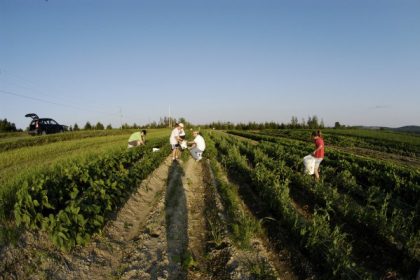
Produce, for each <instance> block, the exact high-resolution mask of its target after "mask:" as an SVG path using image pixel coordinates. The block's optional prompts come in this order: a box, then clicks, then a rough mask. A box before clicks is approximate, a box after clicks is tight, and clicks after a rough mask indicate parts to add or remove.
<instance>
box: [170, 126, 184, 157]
mask: <svg viewBox="0 0 420 280" xmlns="http://www.w3.org/2000/svg"><path fill="white" fill-rule="evenodd" d="M183 129H184V124H183V123H178V124H177V125H176V127H175V128H174V129H173V130H172V132H171V136H170V137H169V143H170V144H171V147H172V160H177V159H178V157H179V153H180V151H179V143H180V142H181V141H182V139H181V137H180V136H181V131H183Z"/></svg>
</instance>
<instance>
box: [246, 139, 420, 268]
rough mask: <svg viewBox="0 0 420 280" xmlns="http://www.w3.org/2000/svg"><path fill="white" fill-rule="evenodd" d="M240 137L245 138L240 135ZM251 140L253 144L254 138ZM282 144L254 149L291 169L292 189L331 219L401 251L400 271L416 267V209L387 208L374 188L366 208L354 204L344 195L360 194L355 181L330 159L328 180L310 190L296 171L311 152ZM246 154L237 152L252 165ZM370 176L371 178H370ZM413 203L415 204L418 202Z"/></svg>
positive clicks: (387, 201) (388, 203)
mask: <svg viewBox="0 0 420 280" xmlns="http://www.w3.org/2000/svg"><path fill="white" fill-rule="evenodd" d="M241 136H245V135H244V134H243V133H241ZM252 138H253V139H254V140H255V137H252ZM269 140H272V139H269ZM280 142H285V141H284V140H283V141H280ZM286 142H287V145H281V144H280V143H279V141H276V142H275V143H270V142H262V143H260V144H259V145H258V149H260V150H261V151H262V152H263V153H264V154H267V155H268V156H269V157H270V158H275V159H282V161H284V162H286V164H287V166H289V167H292V168H291V170H289V172H294V174H293V176H291V178H292V181H291V185H292V186H293V188H294V189H296V188H301V189H304V191H306V192H308V193H310V194H312V196H314V197H315V199H316V200H317V202H319V203H320V204H321V205H322V207H323V208H324V209H325V207H327V208H328V209H331V210H332V211H333V213H335V216H339V217H340V218H341V219H344V221H345V222H346V223H349V224H351V225H353V226H356V227H357V228H359V229H361V230H368V231H369V234H370V235H373V236H375V237H376V238H379V239H383V240H385V241H386V242H389V243H391V244H392V247H394V248H396V249H395V250H394V251H396V252H398V254H399V255H401V253H400V252H401V251H402V255H403V256H405V259H404V260H403V261H402V262H401V263H402V264H403V268H402V269H403V270H404V269H405V271H410V269H413V267H415V266H416V264H418V260H419V247H420V244H419V242H420V241H419V240H420V231H419V230H418V228H419V226H418V210H416V208H413V207H410V206H408V205H406V204H404V203H393V205H391V197H392V196H391V194H390V193H389V192H388V193H387V192H382V190H381V188H380V187H377V186H371V187H370V188H368V190H369V191H370V192H367V193H366V194H365V196H366V197H367V200H366V201H365V202H366V204H365V203H363V204H360V203H358V202H357V201H355V200H354V199H353V197H351V196H349V195H347V194H346V193H345V192H346V191H348V190H349V189H350V190H353V191H354V190H355V189H358V190H359V191H362V192H363V189H362V188H361V187H360V186H358V185H357V183H356V179H355V177H354V176H353V175H352V174H351V172H350V171H348V170H346V169H344V170H341V171H339V172H337V168H336V167H334V163H335V162H336V161H339V162H341V163H342V162H346V160H345V159H343V158H337V159H335V160H331V159H330V160H329V161H328V162H326V163H325V165H326V166H328V168H325V170H326V171H325V173H324V174H325V175H324V177H325V178H329V180H327V181H326V180H324V181H322V182H321V183H319V184H317V185H316V187H313V183H312V182H308V181H307V180H305V178H304V176H303V175H302V172H299V171H300V169H299V167H298V166H299V165H300V166H302V157H303V156H304V155H305V154H306V153H307V152H308V150H309V151H310V150H311V149H310V148H308V149H306V148H305V147H304V146H302V145H301V143H300V144H299V143H298V142H295V143H296V145H295V146H293V145H291V142H293V141H290V140H287V141H286ZM240 146H242V145H240ZM254 149H255V147H254ZM249 151H252V149H251V148H246V147H245V148H242V149H241V152H243V153H245V154H247V156H248V158H250V159H251V160H252V161H255V158H254V159H253V157H255V155H252V154H253V153H252V152H249ZM278 164H281V162H272V165H271V168H275V167H276V165H278ZM374 175H375V174H371V176H374ZM346 189H347V190H346ZM343 190H344V191H345V192H344V193H343ZM378 194H384V196H382V195H379V196H378ZM394 202H395V201H394ZM416 202H417V203H418V201H416ZM395 205H398V207H395ZM406 206H408V207H406ZM401 207H403V208H401ZM329 212H331V211H329ZM356 240H357V239H356Z"/></svg>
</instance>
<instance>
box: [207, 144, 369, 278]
mask: <svg viewBox="0 0 420 280" xmlns="http://www.w3.org/2000/svg"><path fill="white" fill-rule="evenodd" d="M213 139H214V141H215V143H216V147H217V149H218V151H219V156H218V157H219V160H220V162H221V163H222V165H223V166H224V167H225V169H226V171H227V172H228V174H229V175H230V176H231V177H233V178H236V179H237V180H239V181H240V182H241V183H242V184H251V186H252V188H253V190H254V191H255V193H256V194H257V195H258V196H259V197H260V199H261V200H262V201H264V202H265V203H266V205H267V207H268V208H269V209H270V212H271V213H272V214H273V216H274V218H275V219H278V220H280V221H281V223H282V224H283V225H284V226H285V227H286V228H287V229H288V231H289V232H290V234H291V235H292V236H293V237H294V239H295V240H296V241H297V243H299V244H300V245H301V249H302V251H305V252H306V254H309V256H310V258H311V259H312V260H313V261H314V263H317V264H318V265H319V266H320V267H321V269H322V270H323V273H325V274H326V275H325V277H336V278H347V279H354V278H355V277H357V278H362V277H367V278H369V275H370V274H369V273H368V272H367V271H364V270H363V269H361V268H360V267H354V266H355V263H354V261H353V260H352V257H351V254H352V246H351V244H350V243H349V242H348V240H347V238H346V235H345V234H344V233H343V232H342V230H341V229H340V227H339V226H332V225H330V223H329V219H330V217H329V213H328V212H327V211H324V210H323V209H322V208H318V209H316V210H315V212H314V213H313V215H312V218H311V219H308V218H307V217H305V216H303V215H302V214H301V213H300V212H299V211H298V209H296V208H295V207H294V204H293V200H292V198H291V196H290V189H289V186H290V182H291V177H290V176H291V175H292V173H290V170H289V169H288V168H287V166H286V165H284V164H283V165H278V166H276V168H275V169H273V168H272V167H271V166H267V164H266V162H265V159H267V160H269V159H268V158H267V157H266V156H263V154H262V153H261V152H258V149H254V151H255V152H256V153H259V154H260V155H261V156H262V157H260V158H259V159H258V163H256V164H255V166H254V167H253V168H251V167H250V166H249V159H248V158H247V157H246V155H243V154H242V153H241V151H240V148H239V145H240V144H239V143H229V141H228V140H227V139H226V138H224V137H220V138H219V137H217V136H216V137H215V136H213ZM248 151H249V153H252V151H251V150H248ZM328 275H329V276H328Z"/></svg>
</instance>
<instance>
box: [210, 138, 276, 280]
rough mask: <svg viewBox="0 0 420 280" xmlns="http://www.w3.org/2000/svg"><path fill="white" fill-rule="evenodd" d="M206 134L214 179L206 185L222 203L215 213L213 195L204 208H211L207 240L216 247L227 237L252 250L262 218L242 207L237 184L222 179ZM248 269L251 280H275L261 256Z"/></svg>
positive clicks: (214, 147) (216, 156) (214, 148)
mask: <svg viewBox="0 0 420 280" xmlns="http://www.w3.org/2000/svg"><path fill="white" fill-rule="evenodd" d="M205 137H206V158H208V159H209V161H208V162H209V165H207V163H206V165H205V166H206V168H209V169H210V170H211V174H212V175H213V176H212V178H213V179H214V182H212V184H211V186H207V187H210V188H212V189H213V192H214V193H213V194H212V195H214V196H216V194H218V195H217V196H218V197H219V198H220V201H221V203H222V205H223V209H221V210H222V212H220V213H217V210H216V209H217V206H216V205H215V198H213V200H214V201H212V202H210V203H211V204H213V205H207V207H211V208H212V210H208V211H207V213H206V214H207V215H206V217H207V223H208V227H209V232H210V240H212V241H213V242H214V243H215V245H216V246H217V247H219V246H223V245H222V244H223V242H224V241H225V237H228V238H229V239H230V240H232V241H233V244H234V245H235V246H236V247H237V248H239V249H241V250H252V244H251V241H252V239H253V238H255V237H257V236H259V235H260V234H262V228H261V221H258V220H257V219H256V218H255V217H254V216H252V215H251V214H250V213H249V211H247V210H245V205H244V204H243V201H242V200H241V199H240V195H239V193H238V191H239V190H238V186H237V185H236V184H233V183H231V182H229V181H228V180H227V178H225V177H226V175H225V173H224V172H223V170H222V167H221V165H220V162H219V160H218V153H217V149H216V146H215V142H214V141H212V139H211V138H210V137H208V135H206V136H205ZM207 203H209V201H207ZM215 210H216V211H215ZM219 210H220V209H219ZM220 214H222V215H220ZM219 248H220V247H219ZM247 269H248V270H249V272H250V275H251V277H253V279H266V280H268V279H278V277H277V275H276V273H275V272H274V271H273V269H272V268H271V266H270V265H268V263H267V260H266V259H263V258H257V259H256V260H252V261H251V260H249V261H248V263H247Z"/></svg>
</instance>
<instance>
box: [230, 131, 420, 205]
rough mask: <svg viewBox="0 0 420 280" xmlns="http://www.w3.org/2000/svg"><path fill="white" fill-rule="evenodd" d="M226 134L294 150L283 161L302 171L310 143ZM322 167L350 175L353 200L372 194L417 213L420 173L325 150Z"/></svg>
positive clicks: (412, 169) (399, 166)
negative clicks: (351, 177)
mask: <svg viewBox="0 0 420 280" xmlns="http://www.w3.org/2000/svg"><path fill="white" fill-rule="evenodd" d="M229 133H230V134H233V135H238V136H242V137H246V138H248V139H252V140H255V141H267V142H272V143H276V144H277V145H280V146H282V147H284V149H294V150H295V152H293V153H292V152H291V153H288V154H287V158H286V161H287V163H288V165H289V166H291V167H292V168H294V169H295V170H299V169H301V168H302V166H301V164H300V163H301V160H302V157H303V156H305V155H307V154H309V153H311V152H312V151H313V149H314V144H313V143H308V142H304V141H299V140H293V139H286V138H282V137H275V136H267V135H260V134H256V133H248V132H242V131H229ZM324 160H325V163H326V164H328V166H331V167H334V168H335V170H336V172H337V173H339V172H347V171H348V172H350V173H351V174H352V175H353V178H354V180H356V184H354V188H352V189H351V190H349V191H350V193H351V194H352V195H354V196H355V198H359V199H360V198H361V199H364V200H365V201H366V199H367V198H368V197H369V196H368V195H366V194H370V196H372V194H374V195H375V196H377V197H379V198H381V199H380V200H383V199H384V198H385V197H387V196H388V195H389V194H390V195H391V200H392V202H393V203H392V204H393V205H396V206H397V207H399V208H413V209H418V210H420V201H419V200H418V199H417V198H418V197H419V196H420V172H419V170H417V169H414V168H409V167H405V166H401V165H396V164H394V163H391V162H387V161H381V160H376V159H370V158H367V157H361V156H356V155H353V154H351V153H345V152H341V151H337V150H335V149H334V148H329V147H327V148H326V157H325V159H324Z"/></svg>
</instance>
